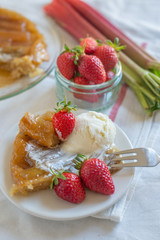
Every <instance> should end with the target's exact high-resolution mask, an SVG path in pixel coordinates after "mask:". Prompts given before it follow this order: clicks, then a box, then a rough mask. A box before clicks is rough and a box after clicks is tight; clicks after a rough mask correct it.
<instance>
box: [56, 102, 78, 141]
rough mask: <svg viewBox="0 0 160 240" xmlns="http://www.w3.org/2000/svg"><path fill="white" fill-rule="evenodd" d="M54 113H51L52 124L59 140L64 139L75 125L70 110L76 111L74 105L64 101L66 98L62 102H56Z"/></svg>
mask: <svg viewBox="0 0 160 240" xmlns="http://www.w3.org/2000/svg"><path fill="white" fill-rule="evenodd" d="M55 110H56V113H55V114H54V115H53V119H52V120H53V126H54V129H55V132H56V134H57V136H58V138H59V139H60V140H61V141H65V140H66V139H67V137H68V136H69V135H70V134H71V132H72V131H73V129H74V126H75V116H74V115H73V113H72V112H71V110H74V111H76V110H77V109H76V106H71V102H70V101H68V102H67V101H66V98H65V99H64V101H62V102H60V103H59V102H58V103H57V108H55Z"/></svg>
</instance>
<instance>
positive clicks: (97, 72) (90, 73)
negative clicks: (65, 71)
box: [78, 54, 106, 84]
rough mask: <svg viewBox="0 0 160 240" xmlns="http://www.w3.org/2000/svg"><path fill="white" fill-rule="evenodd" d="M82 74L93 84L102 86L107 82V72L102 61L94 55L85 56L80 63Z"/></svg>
mask: <svg viewBox="0 0 160 240" xmlns="http://www.w3.org/2000/svg"><path fill="white" fill-rule="evenodd" d="M78 70H79V72H80V74H81V75H82V76H83V77H84V78H86V79H87V80H88V81H91V82H93V84H100V83H103V82H105V80H106V72H105V69H104V66H103V64H102V62H101V60H100V59H99V58H98V57H96V56H94V55H86V54H83V55H82V56H81V57H80V59H79V63H78Z"/></svg>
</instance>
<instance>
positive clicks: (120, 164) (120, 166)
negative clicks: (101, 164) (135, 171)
mask: <svg viewBox="0 0 160 240" xmlns="http://www.w3.org/2000/svg"><path fill="white" fill-rule="evenodd" d="M124 167H144V166H143V165H140V164H138V162H130V163H119V164H118V163H117V164H116V163H115V164H110V168H124Z"/></svg>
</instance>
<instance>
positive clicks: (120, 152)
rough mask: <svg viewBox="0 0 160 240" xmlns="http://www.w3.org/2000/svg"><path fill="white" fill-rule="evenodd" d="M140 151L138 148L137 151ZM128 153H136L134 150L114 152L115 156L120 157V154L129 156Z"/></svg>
mask: <svg viewBox="0 0 160 240" xmlns="http://www.w3.org/2000/svg"><path fill="white" fill-rule="evenodd" d="M136 150H138V148H137V149H136ZM127 153H135V151H134V149H128V150H122V151H118V152H114V153H113V154H114V155H120V154H127Z"/></svg>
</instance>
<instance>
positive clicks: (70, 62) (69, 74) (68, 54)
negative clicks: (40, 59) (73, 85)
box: [57, 45, 77, 80]
mask: <svg viewBox="0 0 160 240" xmlns="http://www.w3.org/2000/svg"><path fill="white" fill-rule="evenodd" d="M74 56H75V54H74V53H73V52H72V51H71V50H70V49H69V48H68V46H67V45H65V50H64V51H63V52H62V53H61V54H60V55H59V56H58V58H57V66H58V69H59V71H60V73H61V74H62V75H63V76H64V77H65V78H67V79H68V80H71V79H72V78H73V76H74V75H75V72H76V70H77V67H76V65H75V63H74Z"/></svg>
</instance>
